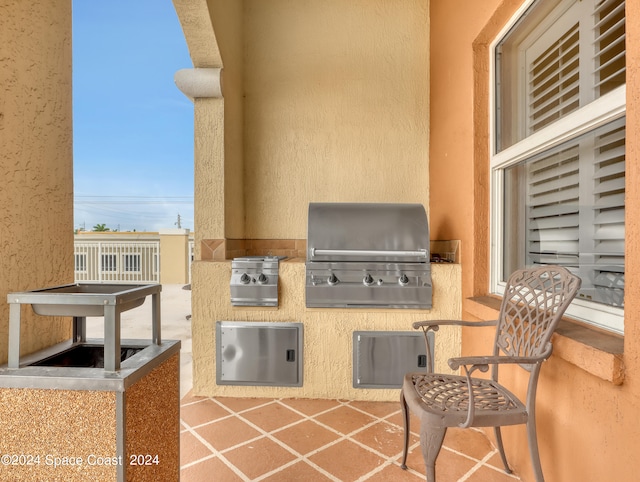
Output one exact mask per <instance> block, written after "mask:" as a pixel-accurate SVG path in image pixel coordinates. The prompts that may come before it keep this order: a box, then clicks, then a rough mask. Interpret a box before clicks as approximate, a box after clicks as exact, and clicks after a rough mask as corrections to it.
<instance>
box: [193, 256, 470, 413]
mask: <svg viewBox="0 0 640 482" xmlns="http://www.w3.org/2000/svg"><path fill="white" fill-rule="evenodd" d="M431 269H432V280H433V308H432V309H430V310H405V309H340V308H332V309H327V308H307V307H306V304H305V260H304V259H303V258H293V259H287V260H284V261H283V262H281V263H280V271H279V284H280V286H279V306H278V307H277V308H274V307H270V308H269V307H266V308H261V307H235V306H232V305H231V302H230V288H229V280H230V277H231V260H228V261H196V262H194V263H193V266H192V290H193V291H192V336H193V367H194V380H193V384H194V394H197V395H206V396H232V397H299V398H321V399H323V398H324V399H335V398H342V399H351V400H370V401H396V400H397V397H398V390H396V389H362V388H357V389H356V388H353V386H352V337H353V332H354V331H360V330H375V331H396V330H402V331H412V329H411V324H412V323H413V322H414V321H419V320H427V319H457V318H460V316H461V312H462V299H461V269H460V265H459V264H455V263H433V264H432V265H431ZM216 321H245V322H251V321H255V322H281V323H282V322H299V323H302V324H303V326H304V383H303V386H302V387H272V386H232V385H217V384H216V366H215V363H216V362H215V360H216V354H215V346H216V344H215V343H216V340H215V336H216V326H215V325H216ZM460 341H461V333H460V330H459V328H457V327H443V328H442V329H441V330H440V331H439V332H438V334H437V336H436V346H435V366H436V369H437V370H440V371H443V372H449V371H450V370H449V369H448V367H447V364H446V360H447V359H448V358H450V357H453V356H459V355H460V344H461V343H460Z"/></svg>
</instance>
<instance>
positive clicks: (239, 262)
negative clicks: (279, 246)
mask: <svg viewBox="0 0 640 482" xmlns="http://www.w3.org/2000/svg"><path fill="white" fill-rule="evenodd" d="M285 258H286V256H244V257H241V258H234V259H233V261H232V262H231V283H230V288H231V304H232V305H233V306H278V271H279V270H278V268H279V262H280V260H281V259H285Z"/></svg>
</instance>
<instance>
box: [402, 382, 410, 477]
mask: <svg viewBox="0 0 640 482" xmlns="http://www.w3.org/2000/svg"><path fill="white" fill-rule="evenodd" d="M400 406H401V407H402V420H403V421H404V449H403V451H402V462H401V463H400V468H401V469H402V470H407V453H408V451H409V437H410V435H411V432H410V421H409V418H410V414H409V410H408V407H407V402H406V400H405V399H404V391H403V390H400Z"/></svg>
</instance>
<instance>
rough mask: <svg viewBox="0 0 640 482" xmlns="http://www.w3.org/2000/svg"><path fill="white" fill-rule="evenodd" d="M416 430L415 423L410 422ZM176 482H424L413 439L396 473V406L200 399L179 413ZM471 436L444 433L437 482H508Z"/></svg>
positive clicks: (489, 451)
mask: <svg viewBox="0 0 640 482" xmlns="http://www.w3.org/2000/svg"><path fill="white" fill-rule="evenodd" d="M412 423H413V426H415V427H417V426H418V425H417V421H415V420H414V421H413V422H412ZM180 437H181V440H180V443H181V446H180V447H181V448H180V450H181V461H180V463H181V471H180V474H181V480H182V482H202V481H215V482H227V481H228V482H235V481H269V482H281V481H292V482H293V481H295V482H298V481H305V482H312V481H338V482H347V481H364V480H367V481H380V482H388V481H393V482H396V481H398V482H402V481H420V480H424V462H423V461H422V454H421V452H420V444H419V436H418V434H417V433H416V432H413V433H412V437H411V451H410V453H409V457H408V461H407V465H408V466H409V470H406V471H404V470H402V469H400V463H399V460H400V458H401V456H402V416H401V412H400V406H399V403H391V402H357V401H340V400H302V399H250V398H205V397H194V396H192V395H191V394H188V395H187V396H186V397H185V398H184V399H183V400H182V406H181V434H180ZM501 467H502V465H501V462H500V457H499V455H498V454H497V451H496V450H495V449H494V447H493V446H492V445H491V444H490V442H489V441H488V440H487V438H486V437H485V436H484V434H482V433H481V432H478V431H473V430H461V429H450V430H449V431H448V432H447V437H446V438H445V442H444V447H443V450H442V451H441V452H440V456H439V457H438V465H437V471H438V472H437V475H438V482H453V481H459V482H462V481H468V482H515V481H517V480H519V479H518V478H517V477H513V476H509V475H507V474H505V473H504V471H503V470H502V469H501Z"/></svg>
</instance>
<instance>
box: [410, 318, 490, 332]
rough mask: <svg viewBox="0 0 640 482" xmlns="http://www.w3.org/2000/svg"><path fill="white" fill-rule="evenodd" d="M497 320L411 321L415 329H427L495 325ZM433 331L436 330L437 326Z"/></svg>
mask: <svg viewBox="0 0 640 482" xmlns="http://www.w3.org/2000/svg"><path fill="white" fill-rule="evenodd" d="M497 323H498V320H490V321H462V320H425V321H416V322H414V323H413V329H414V330H417V329H418V328H426V329H427V330H429V329H433V328H434V327H438V326H447V325H454V326H471V327H480V326H496V324H497ZM434 331H438V329H437V328H435V329H434Z"/></svg>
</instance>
